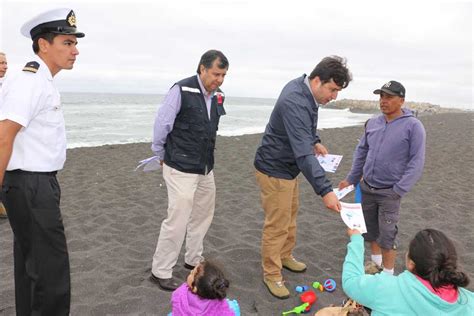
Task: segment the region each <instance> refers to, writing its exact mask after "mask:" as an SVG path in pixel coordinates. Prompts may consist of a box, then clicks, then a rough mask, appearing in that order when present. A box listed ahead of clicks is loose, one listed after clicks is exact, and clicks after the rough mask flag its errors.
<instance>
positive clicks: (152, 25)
mask: <svg viewBox="0 0 474 316" xmlns="http://www.w3.org/2000/svg"><path fill="white" fill-rule="evenodd" d="M0 3H1V5H0V50H2V51H4V52H6V53H7V57H8V61H9V66H10V70H9V71H11V72H13V71H18V70H19V69H21V68H22V67H23V66H24V64H25V63H26V62H28V61H29V59H30V58H31V55H32V50H31V41H30V40H29V39H27V38H26V37H23V36H22V35H21V34H20V31H19V30H20V27H21V25H22V24H23V23H24V22H25V21H26V20H28V19H30V18H31V17H33V16H35V15H37V14H38V13H40V12H42V11H44V10H47V9H51V8H56V7H71V8H73V9H74V11H75V12H76V16H77V21H78V22H77V24H78V29H79V30H80V31H82V32H84V33H86V37H85V38H83V39H79V46H78V49H79V51H80V55H79V57H78V60H77V61H76V64H75V67H74V70H72V71H62V72H60V73H59V74H58V75H57V79H58V80H57V84H58V86H59V87H60V89H61V91H84V92H125V93H160V94H163V93H166V92H167V90H168V88H169V87H170V86H171V85H172V84H173V83H174V82H176V81H177V80H180V79H182V78H184V77H188V76H190V75H192V74H194V73H195V70H196V68H197V63H198V61H199V58H200V56H201V55H202V54H203V53H204V52H205V51H206V50H208V49H211V48H214V49H219V50H221V51H222V52H223V53H224V54H225V55H226V56H227V57H228V59H229V62H230V69H229V71H228V74H227V77H226V80H225V82H224V85H223V86H222V89H223V90H224V91H225V92H226V94H227V95H229V96H243V97H272V98H276V97H278V95H279V93H280V91H281V89H282V87H283V86H284V84H285V83H286V82H288V81H289V80H291V79H293V78H296V77H298V76H300V75H301V74H303V73H307V74H309V73H310V72H311V70H312V69H313V68H314V66H315V65H316V64H317V63H318V62H319V61H320V60H321V59H322V58H323V57H325V56H327V55H333V54H336V55H340V56H344V57H346V58H347V59H348V65H349V68H350V70H351V72H352V74H353V77H354V80H353V82H352V83H351V84H350V85H349V87H348V88H347V89H345V90H344V91H343V92H341V93H340V94H339V99H342V98H351V99H366V100H367V99H369V100H376V99H377V97H376V96H375V95H373V94H372V91H373V90H374V89H376V88H379V87H380V86H381V85H382V84H384V83H385V82H386V81H388V80H391V79H394V80H398V81H400V82H402V83H403V84H404V85H405V87H406V89H407V98H406V99H407V100H408V101H425V102H430V103H434V104H439V105H442V106H449V107H451V106H454V107H463V108H472V107H473V105H472V104H473V102H472V101H473V87H472V86H473V72H472V65H473V61H472V59H473V50H472V44H473V31H472V26H473V25H472V22H473V21H472V15H473V5H472V3H471V2H469V1H461V2H456V1H449V2H448V1H443V2H439V1H438V2H433V1H420V2H417V1H413V0H412V1H402V0H399V1H393V0H392V1H370V2H367V1H366V2H364V1H340V2H338V1H316V0H311V1H309V0H300V1H298V0H294V1H289V0H286V1H278V0H273V1H267V0H265V1H259V0H253V1H244V0H216V1H214V0H208V1H200V0H192V1H191V0H189V1H179V0H168V1H162V0H152V1H120V0H115V1H109V0H94V1H91V0H77V1H53V0H50V1H47V0H34V1H33V0H30V1H22V0H0Z"/></svg>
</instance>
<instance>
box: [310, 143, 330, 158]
mask: <svg viewBox="0 0 474 316" xmlns="http://www.w3.org/2000/svg"><path fill="white" fill-rule="evenodd" d="M314 154H315V155H323V156H326V155H327V154H329V151H328V150H327V149H326V147H324V145H323V144H321V143H316V144H314Z"/></svg>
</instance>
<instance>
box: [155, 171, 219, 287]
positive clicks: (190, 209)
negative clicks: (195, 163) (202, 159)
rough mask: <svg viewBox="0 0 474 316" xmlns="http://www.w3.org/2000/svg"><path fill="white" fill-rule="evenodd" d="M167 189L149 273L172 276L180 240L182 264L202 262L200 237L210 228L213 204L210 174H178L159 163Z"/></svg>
mask: <svg viewBox="0 0 474 316" xmlns="http://www.w3.org/2000/svg"><path fill="white" fill-rule="evenodd" d="M163 178H164V180H165V182H166V186H167V189H168V216H167V218H166V219H165V220H164V221H163V223H162V224H161V231H160V236H159V237H158V243H157V245H156V251H155V254H154V255H153V263H152V270H151V271H152V273H153V274H154V275H155V276H156V277H158V278H162V279H168V278H171V277H172V274H173V267H174V266H175V265H176V262H177V261H178V256H179V253H180V251H181V246H182V245H183V242H184V239H185V238H186V252H185V254H184V261H185V262H186V263H187V264H190V265H196V264H198V263H199V262H200V261H201V260H202V256H201V255H202V251H203V240H204V236H205V235H206V233H207V230H208V229H209V226H211V222H212V218H213V216H214V209H215V201H216V185H215V182H214V172H213V171H211V172H209V173H208V174H207V175H200V174H193V173H185V172H180V171H178V170H176V169H173V168H171V167H169V166H167V165H166V164H163Z"/></svg>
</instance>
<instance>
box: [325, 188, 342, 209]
mask: <svg viewBox="0 0 474 316" xmlns="http://www.w3.org/2000/svg"><path fill="white" fill-rule="evenodd" d="M323 203H324V205H326V207H327V208H328V209H330V210H333V211H335V212H338V213H339V212H340V211H341V203H339V200H338V199H337V196H336V194H335V193H334V192H333V191H331V192H329V193H327V194H326V195H325V196H323Z"/></svg>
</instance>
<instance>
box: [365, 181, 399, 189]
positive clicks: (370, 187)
mask: <svg viewBox="0 0 474 316" xmlns="http://www.w3.org/2000/svg"><path fill="white" fill-rule="evenodd" d="M362 181H364V183H365V185H366V186H368V187H369V189H371V190H386V189H391V188H392V187H386V188H376V187H373V186H371V185H370V184H368V183H367V181H365V179H363V180H362Z"/></svg>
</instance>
